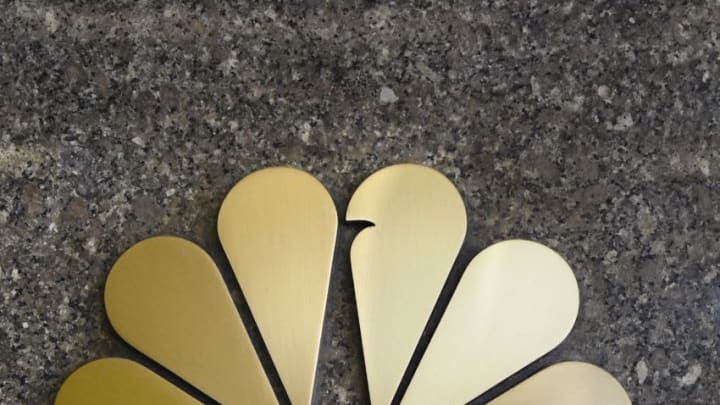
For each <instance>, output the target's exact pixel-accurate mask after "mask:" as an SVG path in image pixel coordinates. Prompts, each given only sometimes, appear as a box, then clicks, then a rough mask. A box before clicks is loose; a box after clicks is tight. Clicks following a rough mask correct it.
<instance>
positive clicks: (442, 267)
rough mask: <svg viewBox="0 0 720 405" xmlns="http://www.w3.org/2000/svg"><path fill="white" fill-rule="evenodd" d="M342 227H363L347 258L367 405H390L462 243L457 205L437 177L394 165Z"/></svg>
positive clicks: (462, 220) (361, 196) (376, 177)
mask: <svg viewBox="0 0 720 405" xmlns="http://www.w3.org/2000/svg"><path fill="white" fill-rule="evenodd" d="M347 219H348V220H349V221H354V220H364V221H370V222H372V223H373V224H374V226H371V227H368V228H366V229H364V230H363V231H362V232H360V234H358V236H357V237H356V238H355V240H354V241H353V244H352V249H351V252H350V258H351V263H352V273H353V282H354V284H355V297H356V300H357V305H358V316H359V320H360V332H361V335H362V345H363V353H364V358H365V367H366V370H367V377H368V386H369V389H370V399H371V402H372V403H375V404H387V403H390V401H391V399H392V398H393V396H394V394H395V391H396V390H397V387H398V385H399V383H400V380H401V378H402V376H403V373H404V371H405V368H406V367H407V365H408V362H409V361H410V357H411V356H412V353H413V351H414V350H415V346H416V345H417V343H418V340H419V339H420V335H421V333H422V331H423V329H424V328H425V324H426V323H427V320H428V317H429V316H430V313H431V311H432V309H433V307H434V305H435V302H436V301H437V299H438V296H439V294H440V290H441V289H442V286H443V284H444V283H445V280H446V278H447V275H448V273H449V271H450V269H451V267H452V264H453V262H454V261H455V258H456V256H457V253H458V251H459V250H460V246H461V245H462V241H463V239H464V237H465V230H466V215H465V206H464V204H463V202H462V198H461V197H460V194H459V193H458V191H457V189H456V188H455V186H453V184H452V183H451V182H450V181H449V180H448V179H447V178H446V177H445V176H443V175H442V174H441V173H439V172H437V171H435V170H433V169H430V168H427V167H424V166H419V165H414V164H401V165H395V166H390V167H387V168H385V169H382V170H380V171H378V172H376V173H374V174H373V175H371V176H370V177H369V178H367V179H366V180H365V181H364V182H363V183H362V184H361V185H360V187H358V189H357V190H356V191H355V194H353V196H352V199H351V201H350V204H349V206H348V209H347Z"/></svg>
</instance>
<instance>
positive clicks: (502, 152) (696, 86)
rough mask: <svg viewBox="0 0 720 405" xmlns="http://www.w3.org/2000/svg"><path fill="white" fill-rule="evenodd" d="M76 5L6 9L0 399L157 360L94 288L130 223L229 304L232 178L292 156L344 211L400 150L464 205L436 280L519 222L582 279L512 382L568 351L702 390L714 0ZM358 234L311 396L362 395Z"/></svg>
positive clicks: (707, 380)
mask: <svg viewBox="0 0 720 405" xmlns="http://www.w3.org/2000/svg"><path fill="white" fill-rule="evenodd" d="M87 3H88V4H82V2H79V1H75V2H67V3H65V4H59V3H58V2H26V1H15V2H3V4H2V8H3V11H2V12H1V13H0V229H1V230H2V231H1V232H0V403H2V404H46V403H49V402H50V401H51V400H52V398H53V396H54V393H55V392H56V390H57V389H58V387H59V385H60V384H61V382H62V381H63V379H64V378H65V377H66V376H67V375H68V374H69V373H70V372H72V371H73V370H74V369H75V368H77V367H78V366H79V365H81V364H83V363H84V362H87V361H89V360H92V359H96V358H99V357H103V356H111V355H112V356H127V357H130V358H133V359H137V360H138V361H140V362H142V363H143V364H146V365H148V366H149V367H151V368H153V369H155V370H158V367H157V366H155V365H153V364H152V362H150V361H149V360H146V359H144V358H143V357H142V355H140V354H139V353H137V352H135V351H133V350H132V349H131V348H130V347H129V346H128V345H127V344H125V343H124V342H123V341H121V340H120V339H119V338H118V337H117V336H116V335H115V334H114V332H113V331H112V329H111V327H110V325H109V324H108V322H107V320H106V317H105V314H104V311H103V304H102V293H103V283H104V279H105V276H106V274H107V272H108V269H109V267H110V265H111V264H112V262H113V261H114V259H115V258H117V256H118V255H119V254H120V253H121V252H122V251H123V250H125V249H126V248H128V247H129V246H130V245H131V244H132V243H134V242H137V241H139V240H141V239H143V238H146V237H149V236H152V235H157V234H176V235H181V236H184V237H187V238H190V239H192V240H194V241H196V242H197V243H199V244H200V245H202V246H204V247H205V248H207V249H208V251H209V252H210V253H211V255H212V256H213V257H214V258H215V259H216V260H217V261H218V263H219V266H220V267H221V269H222V271H223V274H224V276H225V277H226V279H227V280H228V282H229V286H230V289H231V290H232V293H233V295H234V297H235V298H236V299H237V300H238V303H239V306H240V309H241V313H242V314H244V315H245V316H246V315H247V313H248V310H247V307H246V305H245V304H244V303H243V302H242V298H241V296H240V289H239V288H238V286H237V284H236V283H235V282H234V281H233V280H232V277H231V276H230V274H231V273H230V270H229V268H228V265H227V261H226V259H225V258H224V256H223V253H222V251H221V249H220V246H219V242H218V238H217V236H216V233H215V219H216V215H217V210H218V207H219V204H220V202H221V201H222V198H223V196H224V195H225V193H226V192H227V191H228V190H229V189H230V187H231V186H232V185H233V184H234V183H235V182H236V181H238V180H239V179H240V178H242V177H243V176H245V175H247V174H248V173H250V172H251V171H253V170H255V169H258V168H262V167H266V166H270V165H293V166H297V167H301V168H303V169H305V170H308V171H309V172H311V173H313V174H314V175H316V176H317V177H318V178H319V179H320V180H321V181H322V182H323V183H324V184H325V185H326V186H327V187H328V189H329V190H330V192H331V194H332V195H333V197H334V198H335V201H336V204H337V206H338V209H339V211H340V212H342V211H343V210H344V209H345V207H346V205H347V202H348V199H349V197H350V195H351V193H352V191H353V190H354V188H355V187H356V186H357V185H358V184H359V183H360V182H361V181H362V179H364V178H365V177H366V176H368V175H369V174H370V173H372V172H373V171H375V170H377V169H379V168H381V167H383V166H386V165H389V164H392V163H395V162H405V161H411V162H418V163H424V164H427V165H431V166H433V167H435V168H437V169H438V170H440V171H442V172H443V173H445V174H446V175H447V176H448V177H449V178H450V179H452V180H453V181H454V182H455V184H456V185H457V186H458V188H459V190H460V191H461V193H462V195H463V197H464V198H465V201H466V205H467V209H468V222H469V228H468V238H467V240H466V243H465V246H464V247H463V250H462V252H461V255H460V258H459V260H458V266H457V269H455V270H454V273H453V274H454V276H453V279H457V274H459V271H460V270H461V269H462V267H463V266H464V265H465V264H467V263H468V261H469V260H470V258H471V257H472V256H473V255H474V254H475V253H477V252H478V251H480V250H481V249H482V248H483V247H486V246H488V245H489V244H490V243H492V242H495V241H499V240H502V239H506V238H516V237H522V238H531V239H534V240H537V241H540V242H542V243H545V244H547V245H549V246H551V247H553V248H555V249H557V250H558V251H559V252H560V253H561V254H562V255H564V256H565V257H566V258H567V260H568V262H569V263H570V264H571V266H572V267H573V268H574V270H575V272H576V275H577V278H578V281H579V286H580V289H581V301H582V303H581V308H580V315H579V318H578V321H577V324H576V327H575V329H574V331H573V332H572V333H571V335H570V336H569V338H568V339H567V340H566V341H565V342H564V343H563V344H562V345H561V346H560V347H559V348H558V349H556V350H555V351H553V352H552V353H551V354H549V355H548V356H546V357H544V358H543V359H541V360H540V361H539V362H537V363H536V364H534V365H533V366H531V367H530V368H529V369H528V370H525V371H524V372H522V373H521V374H520V375H519V376H517V377H516V378H515V379H514V380H513V381H516V380H518V379H520V378H522V377H524V376H525V375H527V374H529V373H531V372H533V371H535V370H538V369H539V368H540V367H543V366H545V365H548V364H551V363H553V362H557V361H561V360H583V361H589V362H593V363H595V364H598V365H600V366H602V367H604V368H605V369H607V370H608V371H610V372H611V373H612V374H613V375H615V376H616V377H617V378H618V379H619V381H620V382H621V383H622V384H623V385H624V386H625V388H626V389H627V391H628V393H629V394H630V396H631V398H632V399H633V401H634V403H635V404H678V403H683V404H709V403H712V402H713V401H716V400H717V398H718V397H719V396H720V358H719V355H718V344H719V343H720V342H719V337H718V336H719V334H720V275H719V271H720V263H719V260H720V259H719V257H718V255H719V254H720V240H719V239H720V238H719V237H718V236H719V235H720V206H719V204H720V202H719V201H720V198H719V197H720V153H719V149H718V147H719V146H720V128H718V117H719V116H720V85H719V84H720V82H719V79H718V78H719V76H720V63H719V57H720V38H719V37H718V36H719V34H720V23H719V22H720V3H718V2H717V1H685V2H670V1H649V2H643V4H642V5H640V4H638V2H631V1H599V0H597V1H565V2H542V1H527V2H526V1H523V2H512V1H504V0H498V1H468V2H453V4H452V5H449V4H444V3H440V2H435V1H419V2H415V4H414V5H412V6H410V5H407V6H406V5H400V4H393V5H381V4H377V3H375V2H367V3H364V2H355V3H353V4H347V5H342V6H339V5H334V6H333V5H328V4H326V3H324V2H313V3H317V4H313V5H311V6H304V5H303V6H300V5H280V6H278V5H276V6H267V5H264V6H262V7H253V6H249V5H247V4H245V3H237V4H225V3H220V2H211V1H198V2H192V3H189V2H188V3H175V4H173V5H166V4H165V2H149V1H143V2H140V3H139V4H136V3H135V2H130V1H117V2H111V1H103V2H87ZM356 232H357V228H356V227H350V226H347V225H342V226H341V229H340V235H339V245H338V248H337V259H336V268H335V272H334V275H333V278H332V284H331V296H330V299H329V303H328V314H327V322H326V328H325V335H324V343H323V349H322V353H321V365H320V369H319V373H318V379H317V381H318V385H317V387H316V400H317V401H316V402H317V403H322V404H325V403H328V404H330V403H341V404H345V403H367V398H368V395H367V387H366V384H365V382H364V372H363V366H362V355H361V350H360V340H359V335H358V326H357V317H356V314H355V310H354V298H353V293H352V282H351V277H350V268H349V261H348V258H347V253H348V249H349V245H350V243H351V241H352V238H353V236H354V234H355V233H356ZM253 334H254V336H255V337H257V332H256V331H255V330H254V329H253ZM160 372H161V373H162V374H163V375H165V376H167V377H168V378H170V379H171V380H172V381H174V382H177V379H174V378H173V377H172V376H169V375H168V373H167V372H165V371H162V370H160ZM511 383H512V381H511ZM495 393H497V392H495ZM492 395H494V394H492V393H491V395H490V396H492ZM486 398H487V397H486Z"/></svg>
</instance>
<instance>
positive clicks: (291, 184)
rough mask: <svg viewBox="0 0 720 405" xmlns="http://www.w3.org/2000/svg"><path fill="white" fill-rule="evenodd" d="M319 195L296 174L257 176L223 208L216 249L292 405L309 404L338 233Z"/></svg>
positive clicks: (319, 189)
mask: <svg viewBox="0 0 720 405" xmlns="http://www.w3.org/2000/svg"><path fill="white" fill-rule="evenodd" d="M337 221H338V218H337V211H336V209H335V204H334V203H333V200H332V198H331V197H330V195H329V194H328V192H327V190H326V189H325V187H324V186H323V185H322V184H321V183H320V182H318V181H317V180H316V179H315V178H314V177H312V176H311V175H309V174H308V173H306V172H303V171H301V170H297V169H293V168H288V167H275V168H269V169H263V170H259V171H257V172H254V173H252V174H250V175H249V176H247V177H245V178H244V179H242V180H241V181H240V182H239V183H237V184H236V185H235V186H234V187H233V188H232V190H231V191H230V192H229V193H228V195H227V197H226V198H225V200H224V201H223V203H222V207H221V208H220V213H219V217H218V234H219V235H220V242H221V243H222V246H223V248H224V250H225V253H226V254H227V257H228V259H229V260H230V264H231V265H232V268H233V271H234V272H235V276H236V277H237V279H238V282H239V283H240V288H241V289H242V291H243V294H244V295H245V298H246V299H247V302H248V304H249V306H250V310H251V311H252V314H253V316H254V318H255V321H256V322H257V325H258V328H259V330H260V333H261V334H262V337H263V339H264V341H265V344H266V345H267V348H268V351H269V352H270V356H271V357H272V360H273V362H274V364H275V367H276V368H277V370H278V373H279V375H280V379H281V380H282V382H283V385H284V386H285V389H286V390H287V393H288V396H289V397H290V400H291V401H292V403H293V404H297V405H299V404H309V403H310V401H311V398H312V392H313V384H314V379H315V370H316V366H317V358H318V352H319V347H320V335H321V332H322V324H323V319H324V315H325V303H326V301H327V291H328V284H329V280H330V270H331V267H332V261H333V252H334V249H335V238H336V233H337Z"/></svg>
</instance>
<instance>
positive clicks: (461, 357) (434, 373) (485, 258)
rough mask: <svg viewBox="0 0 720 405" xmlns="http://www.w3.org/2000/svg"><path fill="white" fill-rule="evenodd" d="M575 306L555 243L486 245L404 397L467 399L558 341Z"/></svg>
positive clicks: (571, 281)
mask: <svg viewBox="0 0 720 405" xmlns="http://www.w3.org/2000/svg"><path fill="white" fill-rule="evenodd" d="M578 306H579V296H578V286H577V282H576V280H575V276H574V274H573V272H572V270H571V269H570V266H568V264H567V263H566V262H565V260H564V259H563V258H562V257H560V255H558V254H557V253H556V252H554V251H553V250H552V249H550V248H548V247H545V246H543V245H541V244H539V243H535V242H530V241H525V240H509V241H504V242H500V243H496V244H494V245H492V246H490V247H488V248H487V249H485V250H483V251H482V252H480V253H479V254H478V255H477V256H476V257H475V258H474V259H473V260H472V261H471V262H470V264H469V265H468V267H467V269H466V270H465V273H464V274H463V276H462V278H461V280H460V283H459V284H458V286H457V289H456V290H455V292H454V294H453V296H452V298H451V299H450V303H449V304H448V307H447V309H446V311H445V313H444V314H443V317H442V319H441V320H440V323H439V324H438V327H437V330H436V331H435V334H434V335H433V337H432V339H431V340H430V343H429V345H428V347H427V351H426V352H425V354H424V355H423V357H422V359H421V360H420V364H419V365H418V368H417V370H416V372H415V375H414V377H413V379H412V380H411V382H410V385H409V387H408V390H407V392H406V393H405V397H404V398H403V401H402V403H403V404H406V405H416V404H463V403H466V402H468V401H470V400H472V399H473V398H475V397H476V396H478V395H480V394H482V393H483V392H485V391H486V390H488V389H490V388H492V386H494V385H495V384H497V383H499V382H500V381H502V380H503V379H505V378H507V377H509V376H510V375H512V374H513V373H515V372H517V371H519V370H520V369H522V368H523V367H525V366H527V365H528V364H530V363H531V362H533V361H534V360H536V359H537V358H539V357H540V356H542V355H543V354H545V353H547V352H548V351H550V350H552V349H553V348H554V347H555V346H557V345H558V344H560V342H562V341H563V340H564V339H565V337H566V336H567V335H568V333H570V330H571V329H572V326H573V324H574V323H575V318H576V317H577V313H578Z"/></svg>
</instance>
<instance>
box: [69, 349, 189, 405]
mask: <svg viewBox="0 0 720 405" xmlns="http://www.w3.org/2000/svg"><path fill="white" fill-rule="evenodd" d="M99 404H102V405H128V404H133V405H200V404H201V402H199V401H197V400H195V399H194V398H193V397H191V396H189V395H188V394H186V393H185V392H183V391H182V390H180V389H179V388H177V387H175V386H174V385H172V384H171V383H169V382H167V381H166V380H165V379H163V378H162V377H160V376H159V375H157V374H155V373H153V372H152V371H150V370H148V369H147V368H145V367H143V366H141V365H140V364H138V363H135V362H134V361H131V360H126V359H119V358H107V359H102V360H95V361H93V362H90V363H87V364H85V365H83V366H82V367H80V368H79V369H77V370H75V372H73V373H72V374H71V375H70V376H69V377H68V378H67V379H66V380H65V382H64V383H63V385H62V387H60V390H59V391H58V393H57V396H56V397H55V405H99Z"/></svg>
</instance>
